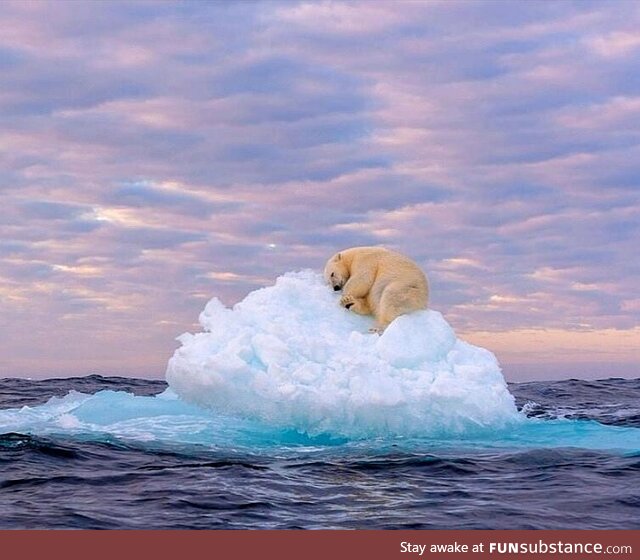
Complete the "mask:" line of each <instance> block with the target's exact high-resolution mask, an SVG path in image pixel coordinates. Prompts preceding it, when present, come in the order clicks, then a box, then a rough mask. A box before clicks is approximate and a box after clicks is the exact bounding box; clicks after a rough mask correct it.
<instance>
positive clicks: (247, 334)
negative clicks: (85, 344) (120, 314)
mask: <svg viewBox="0 0 640 560" xmlns="http://www.w3.org/2000/svg"><path fill="white" fill-rule="evenodd" d="M338 298H339V294H335V293H334V292H332V291H331V290H330V289H329V288H328V287H327V286H326V285H325V284H324V282H323V279H322V277H321V275H319V274H317V273H315V272H313V271H302V272H296V273H288V274H285V275H284V276H281V277H280V278H278V279H277V281H276V283H275V285H274V286H270V287H267V288H263V289H260V290H257V291H254V292H252V293H250V294H249V295H248V296H247V297H246V298H245V299H244V300H243V301H241V302H240V303H238V304H236V305H235V306H234V307H233V309H228V308H226V307H225V306H224V305H222V303H220V302H219V301H218V300H217V299H215V298H214V299H212V300H211V301H210V302H209V303H208V304H207V306H206V308H205V309H204V311H203V312H202V313H201V315H200V323H201V325H202V327H203V329H204V332H201V333H197V334H183V335H182V336H180V337H179V341H180V342H181V343H182V346H181V347H180V348H179V349H178V350H176V352H175V354H174V355H173V357H172V358H171V359H170V360H169V364H168V367H167V381H168V382H169V385H170V387H171V389H172V390H173V391H175V393H177V394H178V395H179V397H180V398H182V399H183V400H185V401H187V402H190V403H194V404H198V405H200V406H203V407H206V408H208V409H210V410H213V411H215V412H217V413H221V414H224V415H225V416H231V417H238V418H244V419H251V420H257V421H259V422H261V423H263V424H266V425H271V426H274V427H281V428H292V429H295V430H298V431H300V432H304V433H307V434H309V435H317V434H330V435H335V436H345V437H376V436H385V435H392V436H398V435H400V436H443V435H451V436H455V435H464V434H466V435H468V434H470V433H475V432H482V431H490V430H495V429H501V428H504V427H505V426H508V425H510V424H512V423H517V422H520V421H522V417H521V416H520V415H519V414H518V412H517V410H516V407H515V404H514V399H513V397H512V395H511V394H510V393H509V391H508V389H507V385H506V383H505V380H504V378H503V376H502V374H501V371H500V366H499V364H498V362H497V360H496V358H495V356H494V355H493V354H492V353H491V352H489V351H488V350H485V349H483V348H479V347H477V346H472V345H471V344H468V343H466V342H463V341H462V340H459V339H457V338H456V335H455V333H454V331H453V329H452V328H451V326H450V325H449V324H448V323H447V322H446V321H445V319H444V318H443V317H442V315H441V314H440V313H438V312H436V311H433V310H428V311H419V312H415V313H412V314H411V315H405V316H402V317H399V318H398V319H397V320H396V321H394V322H393V323H392V324H391V325H390V326H389V327H388V328H387V329H386V331H385V332H384V334H382V335H378V334H371V333H369V332H368V329H369V328H370V327H371V326H372V319H371V318H370V317H362V316H359V315H356V314H354V313H351V312H349V311H347V310H345V309H343V308H341V307H340V306H339V305H338Z"/></svg>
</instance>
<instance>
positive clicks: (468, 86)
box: [0, 2, 640, 376]
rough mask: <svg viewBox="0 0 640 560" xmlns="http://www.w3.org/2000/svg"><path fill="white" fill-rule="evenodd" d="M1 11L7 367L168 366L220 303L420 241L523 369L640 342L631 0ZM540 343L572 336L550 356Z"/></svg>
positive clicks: (471, 314)
mask: <svg viewBox="0 0 640 560" xmlns="http://www.w3.org/2000/svg"><path fill="white" fill-rule="evenodd" d="M0 21H2V23H3V29H5V30H6V32H5V33H3V36H2V38H0V69H2V72H3V82H2V85H1V86H0V119H1V124H2V126H0V142H2V145H3V146H4V147H5V150H3V152H2V153H1V154H0V169H1V170H2V173H0V193H1V195H0V196H2V208H3V210H2V215H1V218H0V239H1V241H0V257H2V265H1V267H0V295H1V296H2V297H1V298H0V327H1V328H2V329H3V332H5V333H9V334H8V335H7V336H5V337H3V340H2V341H1V342H0V356H2V361H0V365H1V366H2V372H3V373H4V374H5V375H15V374H21V375H27V374H30V375H37V374H68V373H86V372H87V371H88V370H98V371H102V372H105V373H112V372H113V373H121V374H138V375H140V374H147V375H161V374H162V372H163V369H164V364H165V362H166V359H167V357H168V356H169V355H170V354H171V351H172V348H173V345H174V342H173V338H174V336H176V335H177V334H179V333H180V332H182V331H184V330H187V329H190V328H192V323H193V321H194V320H195V319H196V318H197V315H198V313H199V311H200V309H201V308H202V306H203V304H204V302H205V301H206V300H207V299H208V298H209V297H211V296H213V295H217V296H219V297H221V299H222V300H223V301H225V302H227V303H233V302H234V301H237V300H238V299H240V298H241V297H242V296H243V295H245V294H246V293H247V292H248V291H249V290H251V289H254V288H256V287H259V286H262V285H265V284H268V283H270V282H272V281H273V279H274V278H275V277H276V276H277V275H279V274H281V273H283V272H285V271H287V270H291V269H297V268H302V267H313V268H317V269H319V268H321V266H322V265H323V263H324V260H325V259H326V258H327V256H328V255H330V254H332V253H333V252H335V250H336V249H339V248H342V247H346V246H351V245H363V244H385V245H387V246H389V247H391V248H396V249H399V250H402V251H404V252H406V253H407V254H409V255H411V256H413V257H414V258H415V259H416V260H417V261H418V262H419V263H420V264H421V265H422V266H423V267H424V268H425V269H426V270H427V272H428V273H429V275H430V277H431V281H432V288H433V290H432V291H433V306H434V307H436V308H437V309H439V310H441V311H443V312H444V313H445V315H446V316H447V318H448V319H449V320H450V321H451V322H452V323H453V324H454V326H455V327H456V328H457V329H460V330H461V331H464V332H465V333H468V334H469V336H471V337H473V336H474V333H476V336H478V337H480V338H482V337H483V336H488V335H484V334H478V333H494V334H495V340H496V341H498V342H496V344H498V347H497V348H496V349H497V351H498V354H499V356H500V357H502V356H505V359H506V360H507V361H506V363H507V368H508V367H509V363H514V364H515V363H522V364H527V363H528V364H531V363H533V364H534V365H533V366H531V365H529V366H527V367H528V369H527V368H525V369H527V371H529V370H531V368H532V367H534V369H535V364H536V363H539V364H542V365H540V366H539V367H540V368H544V367H545V366H544V364H545V363H550V361H552V360H556V361H557V362H558V363H569V362H571V361H572V360H573V362H576V363H577V362H584V361H589V360H590V359H592V358H593V360H595V361H597V359H598V356H602V355H603V354H602V352H603V351H604V350H603V349H602V348H594V347H592V346H590V345H591V344H592V343H594V341H597V340H598V339H597V337H595V338H594V337H590V336H587V335H586V334H585V333H601V334H602V337H601V338H600V340H602V341H603V345H608V346H607V348H613V347H615V348H617V346H616V345H615V344H614V343H613V342H612V340H613V337H612V336H609V335H608V334H606V333H610V332H612V331H615V332H619V333H621V334H620V336H621V337H622V338H624V337H627V336H629V337H631V338H632V340H637V338H633V337H637V325H638V314H639V311H640V305H638V298H637V295H636V289H637V279H638V273H639V272H640V270H639V265H638V264H637V259H634V258H633V255H635V252H636V251H637V250H636V245H637V243H638V239H639V237H640V235H639V231H638V229H639V223H638V218H637V216H638V211H639V210H640V208H639V207H640V200H639V197H638V189H637V185H638V181H639V180H640V166H639V165H638V163H637V162H638V161H640V147H639V146H640V132H639V131H640V78H639V77H640V62H639V61H640V57H639V56H638V54H639V53H640V40H638V36H637V31H636V29H637V28H638V26H639V24H640V12H639V11H638V9H637V6H635V4H633V3H620V4H619V5H618V6H617V7H616V10H611V9H610V7H609V6H608V5H607V4H606V3H604V2H589V3H578V4H576V3H548V2H527V3H520V4H519V5H518V6H517V9H516V8H515V7H509V6H505V4H504V3H502V2H473V3H469V2H453V3H452V2H446V3H437V2H434V3H415V2H407V3H404V4H402V9H399V8H398V3H397V2H375V3H371V2H344V3H343V2H330V3H329V2H327V3H325V2H314V3H306V2H275V3H260V2H258V3H252V2H241V3H195V2H194V3H179V4H172V3H165V2H157V3H156V2H144V3H112V2H92V3H90V4H89V3H76V2H73V3H72V2H55V3H54V2H39V3H24V2H4V3H2V5H0ZM532 332H534V333H544V332H554V333H564V334H555V335H554V337H555V338H554V337H550V338H549V339H548V340H547V339H545V342H544V343H541V344H540V345H539V350H538V352H537V353H534V354H532V355H530V354H528V353H527V352H526V351H525V350H524V349H525V348H526V341H527V340H530V338H531V336H532V335H531V333H532ZM514 333H515V334H514ZM518 333H520V334H518ZM566 333H569V335H571V333H573V334H574V335H575V336H576V337H577V338H579V339H580V340H582V341H583V342H581V343H580V344H581V345H578V346H576V347H572V346H571V345H570V344H569V343H568V342H567V343H566V344H565V342H562V344H560V342H558V341H567V340H569V339H570V336H569V335H566ZM565 335H566V336H565ZM518 337H519V338H518ZM624 339H625V340H626V338H624ZM482 340H484V339H482ZM554 340H555V341H556V342H558V344H559V346H558V344H556V346H554ZM487 345H488V346H490V347H491V344H487ZM638 346H640V345H636V347H638ZM105 347H112V348H115V347H117V348H119V349H121V351H119V352H118V353H117V355H116V353H114V352H113V351H110V352H107V351H105V350H104V348H105ZM514 348H515V350H514ZM517 348H521V349H520V350H517ZM554 348H556V349H555V350H554ZM557 348H559V349H557ZM632 348H633V347H632V345H629V344H627V345H624V344H623V345H620V349H619V354H618V356H617V358H616V360H617V362H618V363H619V364H620V367H619V371H623V372H628V371H629V368H628V364H630V363H637V360H638V357H639V356H638V354H637V350H636V351H634V350H633V349H632ZM625 364H627V365H625ZM614 370H615V368H614ZM614 370H612V373H615V371H618V370H615V371H614ZM507 371H508V372H509V373H512V374H513V375H514V376H517V373H518V372H517V370H515V369H512V370H509V369H507Z"/></svg>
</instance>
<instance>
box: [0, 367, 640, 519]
mask: <svg viewBox="0 0 640 560" xmlns="http://www.w3.org/2000/svg"><path fill="white" fill-rule="evenodd" d="M165 389H166V384H165V383H164V382H163V381H157V380H155V381H154V380H144V379H132V378H124V377H101V376H96V375H91V376H87V377H81V378H68V379H46V380H39V381H34V380H25V379H13V378H5V379H2V380H0V528H2V529H639V528H640V379H604V380H599V381H582V380H565V381H554V382H548V381H545V382H530V383H511V384H509V391H510V392H511V393H512V394H513V395H514V396H515V399H516V405H517V407H518V409H519V410H520V415H521V416H522V422H521V423H520V424H518V425H516V426H508V427H505V428H500V429H496V430H495V431H491V430H489V431H487V430H480V431H479V432H478V433H476V434H475V435H473V436H472V437H471V436H464V435H462V436H461V435H457V436H456V435H446V434H443V435H440V436H438V435H434V436H432V437H418V436H411V437H400V436H396V437H387V438H385V437H372V438H363V437H359V438H352V439H350V438H339V437H338V438H333V437H330V436H323V435H321V434H320V435H314V436H310V435H306V434H301V433H297V432H296V431H295V430H291V429H286V428H283V427H282V426H280V427H278V428H277V429H276V428H273V429H270V428H269V429H267V428H265V427H264V426H260V425H258V424H255V423H251V422H249V423H247V422H245V421H240V420H237V421H236V420H234V418H224V419H220V418H218V417H217V416H216V415H215V414H214V413H212V412H208V411H205V410H197V409H196V408H195V407H194V406H192V405H186V404H184V403H181V402H180V401H179V400H176V399H175V398H174V397H172V396H171V395H168V396H167V393H166V392H165ZM154 395H164V396H160V397H156V396H154ZM239 424H241V425H239Z"/></svg>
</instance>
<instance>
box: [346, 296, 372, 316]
mask: <svg viewBox="0 0 640 560" xmlns="http://www.w3.org/2000/svg"><path fill="white" fill-rule="evenodd" d="M340 305H342V307H345V308H346V309H348V310H349V311H353V312H354V313H358V314H360V315H371V309H370V308H369V305H368V304H367V300H366V299H364V298H355V297H353V296H350V295H346V296H342V297H341V298H340Z"/></svg>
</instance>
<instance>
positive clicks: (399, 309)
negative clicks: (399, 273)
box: [376, 282, 427, 332]
mask: <svg viewBox="0 0 640 560" xmlns="http://www.w3.org/2000/svg"><path fill="white" fill-rule="evenodd" d="M423 299H424V298H422V297H421V296H420V295H419V290H418V288H417V287H414V286H407V285H406V284H403V283H401V282H391V283H390V284H388V285H387V286H386V287H385V289H384V291H383V292H382V296H381V297H380V307H379V308H378V312H377V313H376V320H377V324H378V329H377V331H378V332H382V331H384V329H386V328H387V327H388V326H389V324H390V323H391V322H392V321H393V320H394V319H396V318H397V317H399V316H400V315H404V314H405V313H411V312H412V311H417V310H418V309H424V308H426V306H427V305H426V302H423V301H422V300H423Z"/></svg>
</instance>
